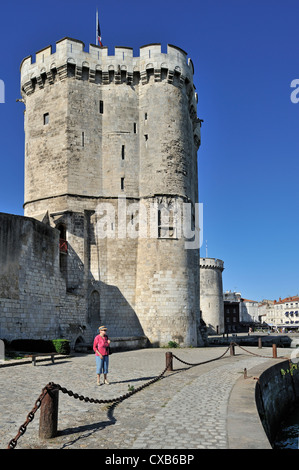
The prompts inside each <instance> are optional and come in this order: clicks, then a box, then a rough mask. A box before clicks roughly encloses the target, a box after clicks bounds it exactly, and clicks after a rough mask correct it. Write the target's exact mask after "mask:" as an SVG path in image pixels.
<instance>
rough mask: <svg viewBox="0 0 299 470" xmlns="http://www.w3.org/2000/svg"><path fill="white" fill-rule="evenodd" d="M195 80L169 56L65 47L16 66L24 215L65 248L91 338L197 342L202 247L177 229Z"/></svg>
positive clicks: (192, 150)
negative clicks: (95, 332)
mask: <svg viewBox="0 0 299 470" xmlns="http://www.w3.org/2000/svg"><path fill="white" fill-rule="evenodd" d="M193 73H194V70H193V64H192V61H191V60H190V59H189V60H187V55H186V53H185V52H184V51H182V50H181V49H179V48H177V47H175V46H170V45H168V48H167V53H162V52H161V45H160V44H150V45H147V46H143V47H141V48H140V56H139V57H133V50H132V49H131V48H126V47H116V48H115V54H114V55H111V56H110V55H108V48H106V47H98V46H95V45H90V46H89V52H85V51H84V44H83V43H82V42H81V41H78V40H74V39H70V38H64V39H62V40H61V41H58V42H57V43H56V51H55V52H54V53H53V52H52V47H51V46H49V47H47V48H45V49H43V50H41V51H39V52H38V53H36V61H35V62H32V59H31V57H27V58H26V59H24V60H23V62H22V65H21V88H22V96H23V99H24V103H25V106H26V112H25V203H24V210H25V215H26V216H29V217H35V218H38V219H40V220H46V219H48V220H49V221H50V224H51V225H52V226H53V227H56V228H58V229H59V230H60V232H61V234H62V238H64V239H66V242H67V246H68V251H67V256H65V257H64V256H63V255H61V269H62V272H63V274H64V276H65V280H66V288H67V290H68V292H70V293H72V294H73V295H79V296H83V297H85V298H86V323H87V324H88V325H89V326H90V328H94V325H96V324H97V322H99V321H100V322H101V323H106V324H107V326H109V327H110V330H112V331H113V333H114V334H115V335H116V336H122V335H129V334H131V335H133V334H136V335H137V334H140V332H142V333H143V334H145V335H146V336H147V337H148V339H149V340H150V342H151V343H152V344H165V343H167V342H168V341H169V340H175V341H177V342H179V343H180V344H184V345H191V344H192V345H200V344H202V342H201V337H200V333H199V330H198V326H199V319H200V312H199V247H198V246H197V245H196V244H195V245H194V247H193V248H191V249H189V248H190V247H189V246H188V247H187V248H186V240H185V238H184V236H183V235H184V234H183V230H182V227H183V221H182V219H183V218H184V217H183V216H184V214H185V212H184V210H185V209H186V213H187V212H188V211H187V208H188V209H189V208H190V213H191V223H192V224H193V225H194V217H195V215H194V214H195V211H196V203H197V202H198V189H197V188H198V184H197V150H198V147H199V145H200V121H199V119H198V118H197V112H196V108H197V94H196V93H195V87H194V85H193ZM165 211H166V212H167V211H169V217H168V218H167V217H166V219H167V220H166V221H165V217H164V215H165V214H164V212H165ZM185 218H186V217H185ZM174 219H175V220H174ZM103 220H105V224H104V223H103ZM178 221H179V222H178ZM180 221H181V222H180ZM141 226H142V230H141Z"/></svg>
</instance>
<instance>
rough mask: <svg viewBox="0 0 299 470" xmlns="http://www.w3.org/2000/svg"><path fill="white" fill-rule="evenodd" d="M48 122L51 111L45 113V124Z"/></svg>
mask: <svg viewBox="0 0 299 470" xmlns="http://www.w3.org/2000/svg"><path fill="white" fill-rule="evenodd" d="M46 124H49V113H45V114H44V126H45V125H46Z"/></svg>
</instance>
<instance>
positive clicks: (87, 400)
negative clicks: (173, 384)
mask: <svg viewBox="0 0 299 470" xmlns="http://www.w3.org/2000/svg"><path fill="white" fill-rule="evenodd" d="M231 345H234V346H238V347H239V348H241V349H243V350H244V351H246V352H248V353H249V354H252V355H254V356H258V357H264V358H267V359H270V357H269V356H262V355H260V354H255V353H253V352H251V351H247V350H246V349H245V348H243V347H242V346H240V345H239V344H238V343H234V342H232V343H230V346H229V347H228V348H227V349H226V351H225V352H224V353H223V354H221V356H218V357H216V358H214V359H209V360H208V361H203V362H196V363H190V362H186V361H183V360H182V359H180V358H179V357H177V356H176V355H175V354H173V353H171V355H172V357H171V359H170V360H169V361H168V363H167V365H166V367H165V369H164V370H163V372H161V374H159V375H158V376H157V377H155V378H154V379H152V380H149V381H148V382H146V383H144V384H143V385H140V387H137V388H136V389H135V388H134V389H133V390H130V391H129V392H128V393H126V394H124V395H121V396H120V397H117V398H108V399H103V400H99V399H98V398H89V397H85V396H84V395H79V394H78V393H74V392H73V391H72V390H68V389H67V388H65V387H62V386H61V385H59V384H56V383H54V382H49V383H48V384H47V385H46V386H45V387H44V388H43V389H42V393H41V394H40V396H39V397H38V399H37V400H36V402H35V404H34V407H33V408H32V410H31V411H30V413H28V415H27V418H26V421H25V422H24V423H23V424H22V425H21V426H20V427H19V430H18V433H17V435H16V436H15V438H14V439H11V440H10V441H9V444H8V446H7V449H14V448H15V447H16V445H17V442H18V439H19V438H20V437H21V436H23V434H24V433H25V432H26V430H27V426H28V424H29V423H31V421H33V419H34V416H35V413H36V412H37V410H38V409H39V408H40V406H41V404H42V401H43V399H44V398H45V396H46V394H47V393H48V392H49V390H50V389H51V388H56V389H58V390H60V391H61V392H62V393H65V394H67V395H69V396H70V397H74V398H75V399H78V400H80V401H84V402H85V403H96V404H107V403H120V402H121V401H123V400H125V399H126V398H129V397H130V396H132V395H134V394H135V393H137V392H139V391H141V390H143V389H144V388H146V387H148V386H149V385H151V384H153V383H155V382H157V381H158V380H160V379H161V378H162V377H163V375H164V374H165V372H166V371H167V370H168V368H169V366H170V364H171V362H172V358H175V359H177V360H178V361H179V362H182V363H183V364H185V365H188V366H190V367H194V366H199V365H203V364H208V363H210V362H213V361H217V360H219V359H221V358H222V357H224V356H225V355H226V353H227V352H228V351H229V349H230V347H231ZM282 359H287V358H282Z"/></svg>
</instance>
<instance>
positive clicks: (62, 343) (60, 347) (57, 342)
mask: <svg viewBox="0 0 299 470" xmlns="http://www.w3.org/2000/svg"><path fill="white" fill-rule="evenodd" d="M52 343H53V345H54V348H55V351H56V352H57V353H59V354H69V353H70V350H71V347H70V342H69V340H68V339H53V340H52Z"/></svg>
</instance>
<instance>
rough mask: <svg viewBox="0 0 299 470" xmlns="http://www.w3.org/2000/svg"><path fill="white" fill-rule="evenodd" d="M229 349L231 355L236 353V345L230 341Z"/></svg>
mask: <svg viewBox="0 0 299 470" xmlns="http://www.w3.org/2000/svg"><path fill="white" fill-rule="evenodd" d="M229 350H230V355H231V356H234V355H235V345H234V344H232V343H230V346H229Z"/></svg>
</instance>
